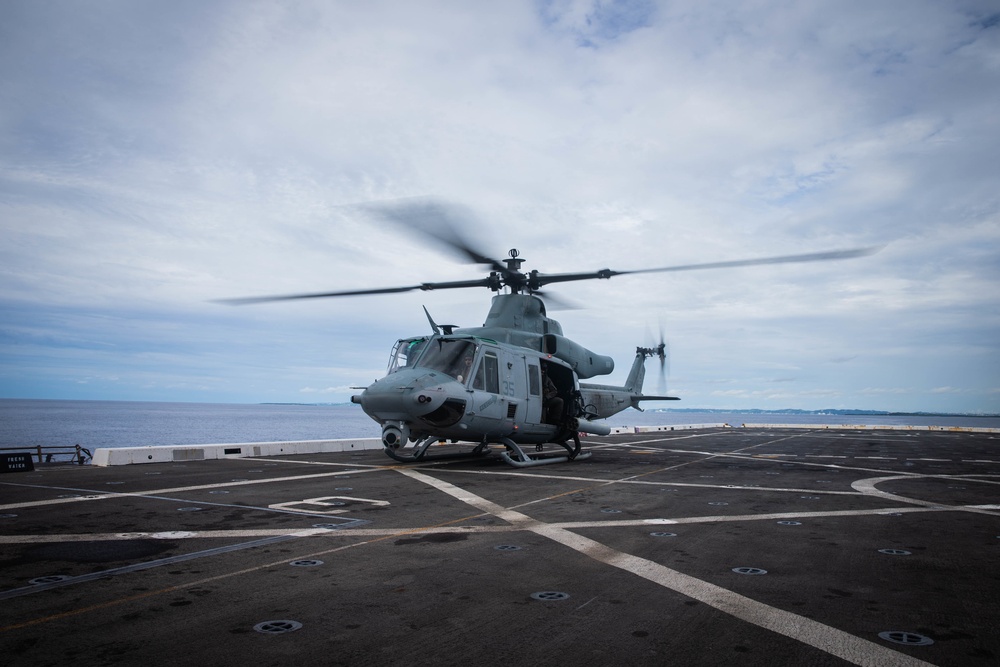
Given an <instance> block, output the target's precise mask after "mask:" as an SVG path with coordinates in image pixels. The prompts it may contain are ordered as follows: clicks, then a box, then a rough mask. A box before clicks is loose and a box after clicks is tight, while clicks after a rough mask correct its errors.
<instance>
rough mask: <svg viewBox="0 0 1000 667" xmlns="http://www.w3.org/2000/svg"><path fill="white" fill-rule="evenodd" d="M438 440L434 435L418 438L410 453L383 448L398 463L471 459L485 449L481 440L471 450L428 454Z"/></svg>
mask: <svg viewBox="0 0 1000 667" xmlns="http://www.w3.org/2000/svg"><path fill="white" fill-rule="evenodd" d="M435 442H438V439H437V438H436V437H434V436H428V437H426V438H424V439H423V440H420V441H419V442H417V443H416V444H415V445H414V446H413V453H412V454H401V453H400V452H401V451H402V447H400V448H398V449H393V448H391V447H386V448H385V450H384V451H385V453H386V455H387V456H389V457H390V458H393V459H396V460H397V461H399V462H400V463H416V462H417V461H448V460H451V461H454V460H456V459H471V458H476V457H478V456H482V455H483V453H484V452H485V451H486V444H487V443H485V442H481V443H479V444H478V445H476V447H475V448H474V449H473V450H472V451H471V452H452V453H449V454H428V453H427V449H428V448H429V447H430V446H431V445H433V444H434V443H435Z"/></svg>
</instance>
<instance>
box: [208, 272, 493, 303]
mask: <svg viewBox="0 0 1000 667" xmlns="http://www.w3.org/2000/svg"><path fill="white" fill-rule="evenodd" d="M489 284H490V283H489V280H488V279H486V278H483V279H481V280H458V281H454V282H448V283H421V284H420V285H410V286H409V287H378V288H375V289H360V290H344V291H341V292H318V293H313V294H285V295H277V296H250V297H243V298H238V299H216V300H215V302H216V303H225V304H229V305H231V306H242V305H246V304H250V303H267V302H269V301H294V300H296V299H322V298H326V297H333V296H362V295H366V294H396V293H399V292H412V291H414V290H424V291H425V292H426V291H430V290H436V289H461V288H464V287H489Z"/></svg>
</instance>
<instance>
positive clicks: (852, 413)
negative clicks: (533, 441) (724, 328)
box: [256, 402, 1000, 419]
mask: <svg viewBox="0 0 1000 667" xmlns="http://www.w3.org/2000/svg"><path fill="white" fill-rule="evenodd" d="M256 405H302V406H306V407H309V406H313V407H346V406H352V405H354V404H353V403H291V402H285V403H278V402H268V403H257V404H256ZM644 412H656V413H675V414H693V413H697V414H720V415H724V414H741V415H815V416H824V415H839V416H846V417H983V418H988V419H989V418H992V419H997V418H1000V413H989V412H894V411H889V410H862V409H844V408H828V409H823V410H801V409H799V408H782V409H778V410H765V409H763V408H746V409H741V408H646V409H645V410H644Z"/></svg>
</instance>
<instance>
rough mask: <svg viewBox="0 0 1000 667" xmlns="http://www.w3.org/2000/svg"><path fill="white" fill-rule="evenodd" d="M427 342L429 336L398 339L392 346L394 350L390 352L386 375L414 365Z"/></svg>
mask: <svg viewBox="0 0 1000 667" xmlns="http://www.w3.org/2000/svg"><path fill="white" fill-rule="evenodd" d="M425 343H427V336H418V337H417V338H401V339H400V340H397V341H396V344H395V345H393V346H392V352H391V353H390V354H389V369H388V372H387V373H386V375H391V374H392V373H395V372H396V371H398V370H400V369H403V368H410V367H412V366H413V365H414V364H415V362H416V360H417V357H419V356H420V352H421V351H422V350H423V349H424V344H425Z"/></svg>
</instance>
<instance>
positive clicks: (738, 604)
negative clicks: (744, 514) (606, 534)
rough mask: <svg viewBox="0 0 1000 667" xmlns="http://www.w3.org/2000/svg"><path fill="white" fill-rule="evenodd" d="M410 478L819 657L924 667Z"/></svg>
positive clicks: (450, 488) (413, 474)
mask: <svg viewBox="0 0 1000 667" xmlns="http://www.w3.org/2000/svg"><path fill="white" fill-rule="evenodd" d="M399 472H400V473H402V474H404V475H406V476H407V477H410V478H412V479H415V480H418V481H421V482H423V483H425V484H428V485H430V486H432V487H434V488H436V489H437V490H439V491H441V492H443V493H446V494H448V495H450V496H452V497H453V498H457V499H458V500H461V501H462V502H464V503H466V504H468V505H471V506H472V507H475V508H476V509H478V510H480V511H484V512H488V513H490V514H493V515H494V516H497V517H498V518H501V519H503V520H505V521H509V522H511V523H513V524H515V525H520V526H521V527H523V528H525V529H527V530H530V531H532V532H533V533H536V534H538V535H542V536H543V537H547V538H549V539H551V540H553V541H555V542H558V543H560V544H562V545H564V546H567V547H570V548H571V549H574V550H576V551H578V552H580V553H582V554H584V555H586V556H589V557H590V558H593V559H594V560H597V561H600V562H602V563H605V564H607V565H611V566H612V567H617V568H619V569H621V570H625V571H626V572H631V573H632V574H635V575H637V576H640V577H642V578H643V579H646V580H648V581H651V582H653V583H655V584H658V585H660V586H663V587H664V588H668V589H670V590H672V591H675V592H677V593H680V594H681V595H685V596H687V597H689V598H691V599H693V600H698V601H699V602H703V603H705V604H707V605H709V606H711V607H713V608H714V609H718V610H719V611H722V612H724V613H726V614H729V615H731V616H734V617H736V618H738V619H740V620H742V621H745V622H747V623H751V624H753V625H756V626H757V627H760V628H764V629H765V630H770V631H772V632H777V633H778V634H781V635H784V636H785V637H789V638H791V639H795V640H797V641H800V642H802V643H804V644H807V645H808V646H812V647H814V648H817V649H819V650H821V651H823V652H825V653H829V654H831V655H834V656H837V657H838V658H842V659H844V660H847V661H849V662H852V663H854V664H856V665H863V666H865V667H869V666H870V667H885V666H887V665H900V666H901V667H902V666H903V665H909V666H912V665H930V664H931V663H928V662H924V661H922V660H917V659H915V658H912V657H910V656H908V655H904V654H902V653H899V652H897V651H894V650H892V649H890V648H887V647H885V646H882V645H880V644H876V643H874V642H871V641H868V640H867V639H862V638H861V637H857V636H855V635H852V634H850V633H848V632H844V631H843V630H838V629H836V628H833V627H831V626H828V625H824V624H822V623H820V622H818V621H814V620H812V619H809V618H806V617H804V616H799V615H798V614H793V613H791V612H788V611H784V610H782V609H778V608H776V607H771V606H769V605H766V604H764V603H763V602H758V601H757V600H753V599H751V598H748V597H745V596H743V595H739V594H738V593H734V592H733V591H730V590H728V589H725V588H722V587H721V586H716V585H715V584H710V583H708V582H707V581H702V580H701V579H697V578H695V577H692V576H689V575H686V574H683V573H681V572H678V571H677V570H672V569H670V568H668V567H665V566H663V565H660V564H659V563H654V562H653V561H650V560H646V559H645V558H640V557H638V556H633V555H631V554H627V553H624V552H621V551H617V550H615V549H612V548H611V547H609V546H606V545H604V544H601V543H600V542H597V541H595V540H592V539H590V538H587V537H583V536H582V535H578V534H576V533H573V532H570V531H568V530H566V529H564V528H560V527H557V526H554V525H551V524H545V523H542V522H540V521H537V520H535V519H532V518H531V517H529V516H527V515H525V514H521V513H520V512H515V511H513V510H509V509H507V508H505V507H502V506H500V505H498V504H496V503H494V502H492V501H489V500H486V499H485V498H482V497H480V496H477V495H475V494H474V493H472V492H470V491H467V490H465V489H462V488H460V487H457V486H455V485H454V484H450V483H449V482H445V481H443V480H439V479H436V478H434V477H431V476H430V475H426V474H424V473H421V472H417V471H415V470H406V469H399Z"/></svg>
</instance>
